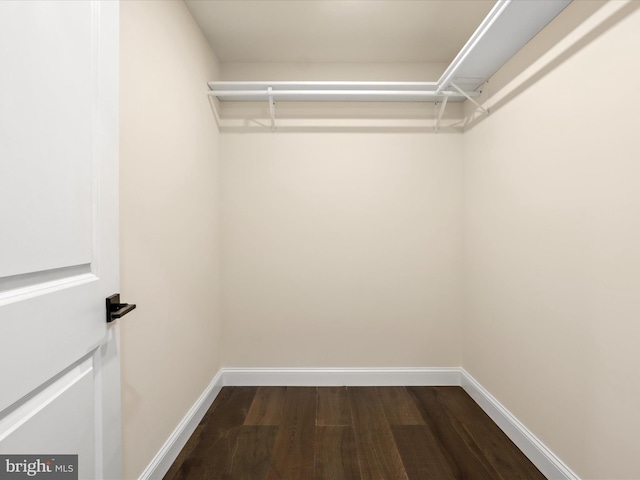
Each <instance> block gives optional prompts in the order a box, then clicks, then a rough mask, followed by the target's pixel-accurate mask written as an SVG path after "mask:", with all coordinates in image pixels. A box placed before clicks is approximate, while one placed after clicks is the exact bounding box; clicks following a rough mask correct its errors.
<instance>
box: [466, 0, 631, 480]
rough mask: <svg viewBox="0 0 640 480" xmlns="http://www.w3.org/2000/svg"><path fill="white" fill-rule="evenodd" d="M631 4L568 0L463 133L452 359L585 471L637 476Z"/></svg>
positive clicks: (498, 78)
mask: <svg viewBox="0 0 640 480" xmlns="http://www.w3.org/2000/svg"><path fill="white" fill-rule="evenodd" d="M600 7H601V8H600ZM638 7H640V5H639V4H638V3H637V2H631V3H626V2H608V3H601V4H600V3H596V2H574V3H573V4H571V5H570V6H569V7H568V8H567V10H566V11H565V12H563V13H562V14H561V15H560V16H559V17H558V18H557V19H556V20H555V21H554V22H553V23H552V24H551V25H550V26H549V27H548V28H547V29H545V30H544V31H543V32H542V34H541V35H539V37H537V38H536V39H535V40H534V41H533V42H531V43H530V44H529V45H528V46H527V47H525V49H524V50H522V51H521V52H520V53H519V54H517V55H516V57H514V58H513V59H512V61H511V62H509V63H508V64H507V65H506V66H505V67H504V68H503V69H502V70H501V71H500V72H498V74H496V75H495V77H494V78H493V79H492V80H491V82H490V84H489V89H490V90H491V92H492V97H491V98H490V99H489V101H488V102H487V104H488V105H489V106H490V107H492V112H491V114H490V115H489V116H488V117H487V118H484V119H482V120H481V121H479V122H478V123H477V124H476V125H474V126H472V128H470V129H469V130H468V131H467V132H466V133H465V134H464V136H463V138H464V157H465V195H466V198H465V207H466V209H465V223H464V232H465V246H466V249H465V276H464V278H465V324H464V332H465V337H464V339H465V341H464V362H463V365H464V367H465V368H466V369H467V370H468V371H469V372H470V373H471V374H472V375H473V376H474V377H475V378H476V379H477V380H478V381H479V382H481V383H482V384H483V385H484V386H485V387H486V388H487V389H488V390H489V391H490V392H491V393H492V394H493V395H494V396H496V397H497V398H498V400H499V401H500V402H502V403H503V404H504V405H505V406H506V407H507V408H509V409H510V410H511V411H512V412H513V413H514V414H515V415H516V416H517V417H518V418H519V419H520V420H521V421H522V422H523V423H524V424H525V425H527V427H529V428H530V429H531V430H532V431H533V432H534V433H535V434H536V435H537V436H538V437H539V438H540V439H541V440H542V441H543V442H544V443H546V444H547V446H548V447H550V448H551V449H552V450H553V451H554V452H555V453H556V454H557V455H558V456H559V457H560V458H561V459H562V460H563V461H564V462H565V463H566V464H567V465H568V466H569V467H570V468H572V469H573V470H574V471H575V472H576V473H577V474H578V475H579V476H580V477H581V478H584V479H602V478H616V479H632V478H633V479H637V478H640V463H639V462H638V458H640V443H639V442H638V440H637V436H638V431H640V415H639V414H638V406H639V405H640V377H639V376H638V371H639V370H640V355H638V345H639V344H640V322H639V321H638V319H639V318H640V248H639V246H640V183H639V179H640V161H639V160H640V142H639V141H638V118H637V117H638V106H640V90H639V89H638V88H636V86H637V85H638V84H639V83H640V55H638V51H637V45H638V39H639V36H638V35H639V34H638V32H640V10H639V9H638ZM597 8H600V10H597V11H596V9H597ZM594 11H595V13H594ZM571 30H572V31H571ZM567 32H570V33H569V34H568V35H567ZM563 37H564V38H563ZM559 40H560V43H558V44H557V45H556V42H558V41H559ZM626 86H629V87H630V88H625V87H626Z"/></svg>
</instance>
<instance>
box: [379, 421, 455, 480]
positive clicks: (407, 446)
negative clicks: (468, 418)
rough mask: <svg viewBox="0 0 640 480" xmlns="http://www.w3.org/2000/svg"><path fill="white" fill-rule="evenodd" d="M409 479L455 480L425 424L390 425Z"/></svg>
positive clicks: (444, 457) (436, 442)
mask: <svg viewBox="0 0 640 480" xmlns="http://www.w3.org/2000/svg"><path fill="white" fill-rule="evenodd" d="M391 431H392V432H393V438H394V439H395V441H396V445H397V446H398V451H399V452H400V457H401V458H402V463H403V464H404V468H405V470H406V472H407V475H408V476H409V480H456V478H458V477H456V476H455V475H454V473H453V472H452V471H451V468H449V462H448V460H447V458H446V456H445V455H444V454H443V453H442V451H441V450H440V446H439V445H438V441H437V440H436V439H435V438H434V437H433V435H432V434H431V429H430V428H429V427H427V426H426V425H392V426H391Z"/></svg>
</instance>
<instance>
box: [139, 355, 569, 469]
mask: <svg viewBox="0 0 640 480" xmlns="http://www.w3.org/2000/svg"><path fill="white" fill-rule="evenodd" d="M342 385H346V386H350V387H358V386H459V387H462V388H463V389H464V390H465V391H466V392H467V393H468V394H469V396H470V397H471V398H473V400H474V401H475V402H476V403H477V404H478V405H479V406H480V408H482V410H484V411H485V413H486V414H487V415H489V417H490V418H491V419H492V420H493V421H494V422H495V423H496V425H498V427H500V428H501V429H502V431H504V433H505V434H506V435H507V436H508V437H509V438H510V439H511V441H512V442H513V443H515V444H516V446H517V447H518V448H519V449H520V450H521V451H522V453H524V454H525V455H526V456H527V457H528V458H529V460H531V462H533V464H534V465H535V466H536V467H537V468H538V469H539V470H540V471H541V472H542V473H543V474H544V475H545V476H546V477H547V478H548V479H549V480H580V477H578V476H577V475H576V474H575V473H574V472H573V471H572V470H571V469H570V468H569V467H568V466H567V465H565V464H564V463H563V462H562V461H561V460H560V459H559V458H558V457H557V456H556V455H555V454H554V453H553V452H552V451H551V450H550V449H549V448H548V447H547V446H546V445H544V444H543V443H542V442H541V441H540V440H539V439H538V438H537V437H536V436H535V435H534V434H533V433H532V432H531V431H529V429H528V428H527V427H525V426H524V425H523V424H522V423H521V422H520V421H519V420H518V419H517V418H516V417H515V416H514V415H513V414H512V413H511V412H509V410H507V409H506V408H505V407H504V405H502V404H501V403H500V402H499V401H498V400H496V398H495V397H494V396H493V395H491V394H490V393H489V392H488V391H487V390H486V389H485V388H484V387H483V386H482V385H480V383H478V381H477V380H476V379H474V378H473V377H472V376H471V375H470V374H469V373H468V372H467V371H466V370H465V369H464V368H462V367H435V368H222V369H221V370H220V371H219V372H218V373H217V375H216V376H215V378H214V379H213V380H212V382H211V384H209V386H208V387H207V388H206V390H205V391H204V393H203V394H202V395H201V396H200V398H199V399H198V400H197V401H196V403H195V404H194V405H193V407H191V409H190V410H189V412H187V414H186V415H185V417H184V418H183V419H182V421H181V422H180V424H179V425H178V426H177V427H176V429H175V430H174V431H173V433H172V434H171V436H170V437H169V439H168V440H167V441H166V442H165V444H164V445H163V446H162V448H161V449H160V451H159V452H158V453H157V454H156V456H155V457H154V458H153V460H151V462H150V463H149V465H148V466H147V468H146V469H145V471H144V472H143V473H142V475H140V479H139V480H147V479H149V480H150V479H154V478H162V477H163V476H164V475H165V474H166V473H167V471H168V470H169V468H170V467H171V465H172V463H173V462H174V460H175V459H176V458H177V456H178V454H179V453H180V451H181V450H182V448H183V447H184V446H185V444H186V443H187V440H189V437H190V436H191V434H192V433H193V432H194V430H195V429H196V427H197V426H198V424H199V423H200V420H202V418H203V417H204V415H205V413H206V412H207V410H208V409H209V407H210V406H211V404H212V403H213V401H214V400H215V398H216V397H217V396H218V393H220V390H221V389H222V387H223V386H225V387H239V386H289V387H303V386H310V387H326V386H342Z"/></svg>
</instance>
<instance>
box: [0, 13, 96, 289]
mask: <svg viewBox="0 0 640 480" xmlns="http://www.w3.org/2000/svg"><path fill="white" fill-rule="evenodd" d="M21 3H23V4H21V5H19V6H16V7H15V8H12V9H11V16H10V17H9V18H6V19H5V20H3V21H2V33H0V36H1V38H2V42H0V48H1V49H2V52H1V53H0V55H2V72H3V76H5V75H7V74H8V75H7V78H5V79H3V80H2V83H3V89H6V88H7V87H8V88H9V90H6V91H5V93H4V94H3V95H2V96H1V97H0V98H1V103H0V112H3V113H0V132H3V138H2V142H0V158H2V159H5V158H11V159H12V160H13V161H12V162H0V205H2V218H3V224H2V225H3V235H4V236H5V239H6V241H7V242H11V243H13V244H16V245H20V248H19V249H11V250H0V277H7V276H12V275H18V274H23V273H31V272H41V271H46V270H51V269H54V268H60V267H68V266H74V265H86V264H89V263H91V259H92V222H91V213H92V212H91V206H92V203H93V202H92V193H93V192H92V185H93V181H92V165H91V162H88V161H86V160H87V159H89V158H91V157H92V142H93V140H94V139H93V137H92V132H93V129H94V125H93V122H92V118H93V108H94V102H93V95H94V93H95V90H96V85H95V84H94V78H93V70H94V69H93V65H92V61H93V59H94V55H93V49H94V47H95V45H94V44H95V42H94V41H93V29H94V25H93V20H92V18H93V8H92V4H91V2H55V1H54V2H21ZM73 3H78V4H79V5H74V4H73ZM4 8H7V7H4ZM26 24H30V25H31V28H24V25H26ZM70 25H73V27H72V28H70V27H69V26H70ZM34 30H35V31H37V34H36V35H34ZM5 132H10V135H5V134H4V133H5ZM16 199H20V201H16Z"/></svg>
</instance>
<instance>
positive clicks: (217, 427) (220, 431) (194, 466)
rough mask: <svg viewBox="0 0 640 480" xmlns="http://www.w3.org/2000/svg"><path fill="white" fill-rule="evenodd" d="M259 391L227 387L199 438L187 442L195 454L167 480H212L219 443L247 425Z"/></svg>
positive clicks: (166, 476)
mask: <svg viewBox="0 0 640 480" xmlns="http://www.w3.org/2000/svg"><path fill="white" fill-rule="evenodd" d="M256 391H257V388H255V387H224V388H223V389H222V390H221V391H220V393H219V394H218V396H217V397H216V399H215V401H214V402H213V404H212V405H211V407H210V408H209V410H208V411H207V413H206V414H205V416H204V417H203V419H202V421H201V422H200V425H199V427H198V429H197V435H196V436H195V437H194V436H192V438H190V439H189V441H188V442H187V445H190V449H191V452H190V453H189V455H187V456H186V458H184V459H183V461H182V463H181V465H180V466H179V467H177V468H176V469H173V468H171V469H170V470H169V472H168V474H169V473H171V474H172V475H173V476H171V477H170V476H169V475H168V474H167V475H165V479H166V480H169V479H172V480H173V479H175V480H178V479H182V478H189V479H191V478H194V479H198V478H203V479H205V478H208V477H207V476H206V474H207V472H209V471H210V469H211V467H210V464H211V461H212V459H215V453H216V451H217V446H218V442H219V441H220V440H221V439H224V438H225V437H226V436H227V435H228V434H229V432H230V431H232V430H234V429H237V428H238V427H240V426H241V425H242V424H243V423H244V420H245V418H246V416H247V412H248V411H249V408H250V406H251V403H252V402H253V398H254V396H255V394H256Z"/></svg>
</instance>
